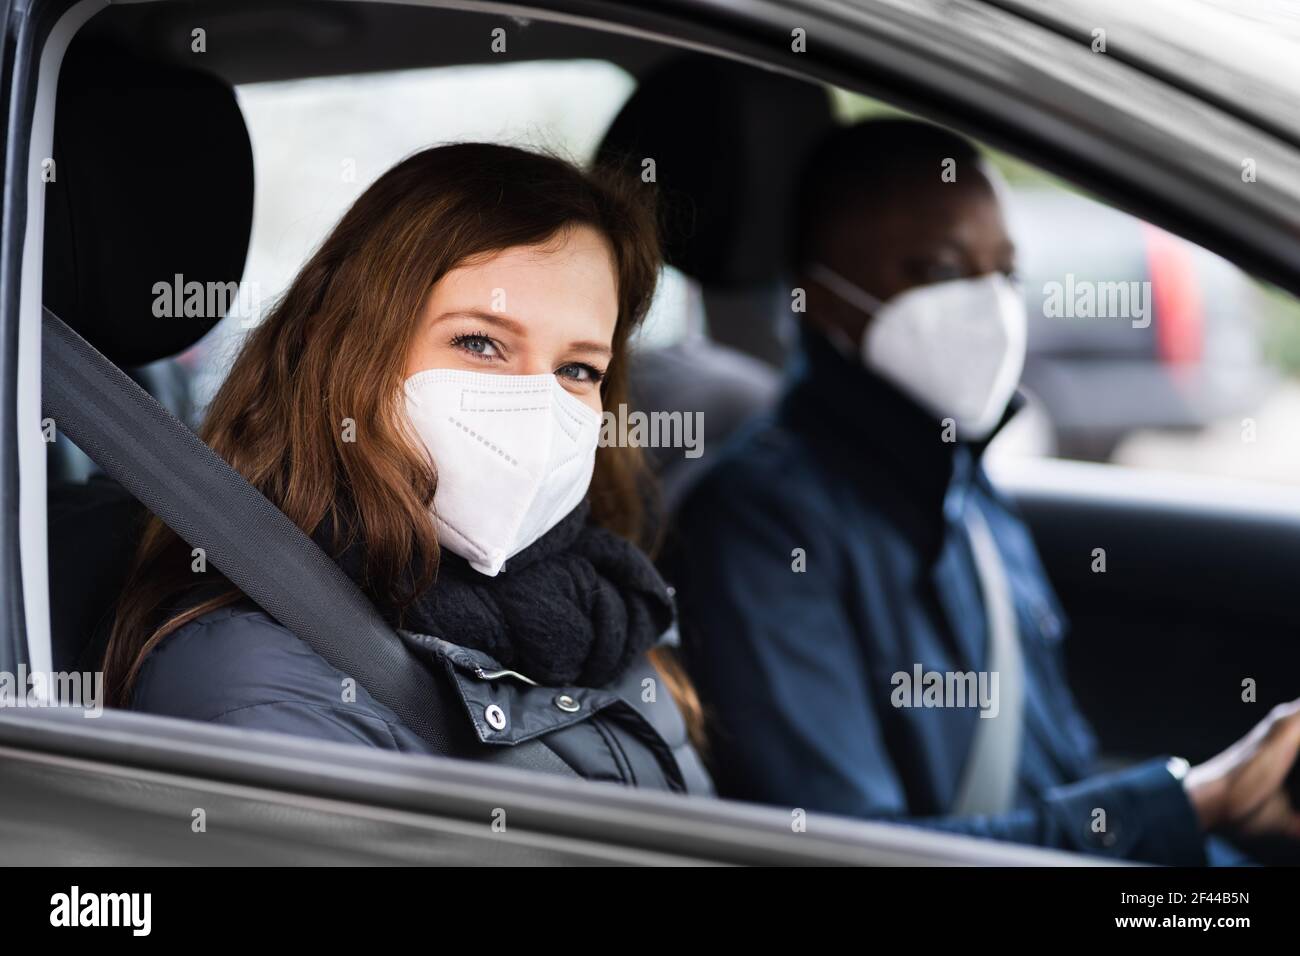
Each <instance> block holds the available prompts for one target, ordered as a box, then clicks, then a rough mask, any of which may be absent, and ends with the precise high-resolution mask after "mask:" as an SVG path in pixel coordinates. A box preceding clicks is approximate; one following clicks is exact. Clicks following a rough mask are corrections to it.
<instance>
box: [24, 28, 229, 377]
mask: <svg viewBox="0 0 1300 956" xmlns="http://www.w3.org/2000/svg"><path fill="white" fill-rule="evenodd" d="M53 160H54V165H53V167H52V172H53V181H51V182H48V183H47V185H46V187H45V188H46V190H47V191H46V194H45V197H46V199H45V215H46V219H45V285H44V301H45V305H46V306H48V307H49V308H50V309H52V310H53V311H54V312H55V313H56V314H57V315H58V316H59V317H60V318H62V319H63V320H64V321H65V322H67V323H68V324H69V325H71V326H72V327H73V328H74V329H76V330H77V331H78V332H80V333H81V334H82V335H83V336H84V337H85V338H86V339H88V340H89V341H90V342H91V344H93V345H94V346H96V347H97V348H98V349H99V350H100V351H101V352H103V353H104V354H105V355H107V356H108V357H109V358H110V359H112V360H113V361H114V362H116V363H117V364H119V365H123V366H134V365H143V364H145V363H147V362H151V361H154V360H156V359H160V358H163V357H165V356H169V355H174V354H175V353H177V352H180V351H182V350H184V349H185V348H187V347H188V346H190V345H192V344H193V343H194V342H197V341H198V340H199V339H200V338H201V337H202V336H203V334H204V333H205V332H207V331H208V329H210V328H211V327H212V326H213V325H215V324H216V322H217V320H218V319H220V317H221V316H220V315H219V314H204V315H202V316H193V315H192V316H190V317H186V316H185V315H184V310H182V312H181V314H180V315H171V316H167V315H164V316H161V317H160V316H157V315H155V309H154V305H155V300H158V298H159V294H158V292H156V291H155V286H156V285H157V284H158V283H166V284H167V285H169V286H174V285H175V284H176V276H178V275H179V276H181V277H182V280H181V281H182V283H188V282H199V283H205V284H206V283H209V282H213V283H227V282H238V281H239V279H240V277H241V276H242V274H243V270H244V258H245V256H246V255H247V254H248V238H249V232H250V230H251V228H252V222H253V152H252V146H251V145H250V143H249V140H248V130H247V128H246V127H245V125H244V118H243V115H242V114H241V113H240V111H239V105H238V103H237V102H236V101H235V95H234V92H233V91H232V90H231V89H230V88H229V87H228V86H226V85H225V83H223V82H222V81H220V80H218V79H216V78H215V77H213V76H211V75H209V74H206V73H201V72H198V71H195V70H189V69H182V68H179V67H176V66H169V65H163V64H160V63H154V62H148V61H144V60H140V59H138V58H136V57H134V56H132V55H130V54H127V53H125V52H123V51H121V50H117V49H115V48H112V47H108V46H106V45H105V44H104V43H103V41H102V40H92V39H90V38H88V37H79V38H78V39H76V40H74V41H73V43H72V45H71V46H70V48H69V50H68V54H67V57H66V58H65V60H64V65H63V70H62V72H61V73H60V76H59V89H58V100H57V105H56V108H55V121H54V156H53ZM191 288H193V287H191ZM204 288H208V287H207V286H206V285H205V286H204ZM204 298H205V301H206V300H207V299H208V297H207V296H204ZM223 298H224V296H223V295H221V294H217V295H214V296H213V297H212V298H211V301H213V302H218V303H219V302H220V301H222V299H223ZM169 304H171V305H174V304H175V303H169V302H163V303H162V305H163V308H160V309H159V311H162V312H164V313H166V312H167V311H169V310H168V309H167V308H166V306H168V305H169ZM191 311H194V310H191ZM205 312H206V310H205Z"/></svg>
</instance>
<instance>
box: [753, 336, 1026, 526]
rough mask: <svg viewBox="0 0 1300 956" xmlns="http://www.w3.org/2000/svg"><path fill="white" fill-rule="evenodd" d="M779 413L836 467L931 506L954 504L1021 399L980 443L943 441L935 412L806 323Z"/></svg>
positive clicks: (935, 508)
mask: <svg viewBox="0 0 1300 956" xmlns="http://www.w3.org/2000/svg"><path fill="white" fill-rule="evenodd" d="M799 335H800V347H799V349H798V350H797V352H796V354H795V356H794V359H793V362H792V364H791V367H790V372H789V383H788V386H787V389H786V392H785V395H784V397H783V399H782V402H781V406H780V410H779V412H778V414H779V415H780V416H781V417H782V418H783V419H784V420H785V421H786V422H787V423H789V424H791V425H794V426H796V427H797V428H798V429H799V430H800V431H801V432H802V433H804V434H809V435H811V436H813V437H814V438H815V439H818V440H819V441H820V442H821V443H827V442H829V443H830V446H829V447H831V448H832V449H834V454H835V459H834V460H835V461H836V462H837V464H838V465H839V466H842V467H846V468H849V469H852V470H854V471H855V473H861V472H862V471H864V470H865V471H870V472H871V473H872V474H879V473H881V472H882V471H883V472H885V473H887V474H888V475H889V476H890V477H892V478H893V479H894V481H895V483H896V484H897V485H898V486H899V487H901V488H904V489H907V490H908V497H909V498H911V499H913V500H915V501H916V502H917V503H918V504H920V505H921V506H922V507H923V508H926V509H927V510H930V511H931V512H938V511H940V509H942V510H944V511H947V512H949V513H951V512H952V511H953V510H954V509H957V510H958V513H959V509H960V507H961V504H962V499H963V498H964V496H965V493H966V491H967V490H968V488H969V486H970V484H971V483H972V482H973V481H974V480H975V479H976V477H977V474H978V472H979V462H980V459H981V458H982V456H983V454H984V451H985V449H986V448H987V447H988V445H989V443H990V442H991V441H992V440H993V438H994V437H995V436H996V435H997V434H998V432H999V431H1001V429H1002V428H1003V427H1004V426H1005V425H1006V423H1007V422H1008V421H1010V419H1011V418H1012V417H1014V416H1015V414H1016V413H1017V412H1018V411H1019V410H1020V408H1021V407H1023V405H1024V401H1025V400H1024V397H1023V396H1022V395H1020V394H1016V395H1015V396H1014V397H1013V398H1012V401H1011V403H1010V404H1009V406H1008V408H1007V411H1006V413H1005V414H1004V415H1003V416H1002V419H1001V421H999V423H998V425H997V426H996V427H995V428H994V429H993V431H992V433H990V434H989V435H988V437H986V438H984V439H983V440H982V441H979V442H965V441H961V440H958V441H954V442H945V441H943V440H942V438H941V432H940V424H939V422H938V421H936V420H935V419H934V417H933V416H932V415H931V414H930V413H929V412H928V411H927V410H925V409H924V408H922V407H921V406H920V405H918V404H917V403H916V402H914V401H912V399H911V398H909V397H908V396H906V395H905V394H903V393H902V392H901V391H900V390H899V389H898V388H896V387H895V386H894V385H893V384H891V383H890V382H888V381H886V380H885V379H884V378H882V377H881V376H879V375H877V374H876V373H874V372H872V371H871V370H870V369H868V368H867V367H866V366H864V365H863V364H862V363H861V362H860V361H859V360H858V359H857V358H856V356H846V355H844V354H842V353H841V352H840V351H839V350H838V349H836V348H835V347H834V346H833V345H832V344H831V343H830V341H829V340H828V339H827V338H826V337H825V336H824V335H822V334H821V333H820V332H818V331H816V330H815V329H813V328H812V327H810V326H808V325H807V324H805V325H803V326H802V327H801V328H800V332H799Z"/></svg>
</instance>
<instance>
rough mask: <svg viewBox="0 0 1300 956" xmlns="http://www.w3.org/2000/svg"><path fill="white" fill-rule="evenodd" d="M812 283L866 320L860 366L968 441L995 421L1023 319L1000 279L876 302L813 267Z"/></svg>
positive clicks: (1015, 372)
mask: <svg viewBox="0 0 1300 956" xmlns="http://www.w3.org/2000/svg"><path fill="white" fill-rule="evenodd" d="M808 273H809V275H810V277H811V278H814V279H816V280H817V281H818V282H819V283H821V284H822V285H823V286H825V287H826V288H827V289H828V290H829V291H831V292H833V293H835V295H836V296H838V297H839V298H840V299H842V300H844V301H845V302H847V303H848V304H849V305H851V306H854V307H855V308H857V309H859V310H861V311H862V312H865V313H866V314H868V315H870V316H872V319H871V321H870V322H869V323H868V325H867V332H866V334H865V335H864V336H863V337H862V345H861V360H862V362H863V363H864V364H865V365H866V366H867V367H868V368H870V369H872V370H873V371H874V372H876V373H877V374H879V375H880V376H881V377H882V378H884V379H886V380H888V381H889V382H891V383H893V384H894V385H895V386H897V387H898V388H899V389H900V390H901V391H902V392H904V393H905V394H906V395H908V396H909V397H910V398H911V399H912V400H913V401H915V402H916V403H917V404H919V405H920V406H921V407H923V408H925V409H926V410H927V411H928V412H930V413H931V414H932V415H934V416H935V417H937V418H939V419H940V420H942V419H945V418H951V419H952V420H953V421H954V422H955V423H956V426H957V433H958V435H959V436H960V437H961V438H962V439H964V440H967V441H979V440H981V439H983V438H985V437H987V436H988V434H989V433H990V432H991V431H992V430H993V427H994V426H995V425H997V423H998V421H999V420H1000V419H1001V418H1002V415H1003V413H1004V412H1005V411H1006V408H1007V403H1008V402H1010V401H1011V396H1012V395H1013V394H1014V393H1015V390H1016V384H1017V383H1018V382H1019V381H1020V373H1021V372H1022V371H1023V370H1024V366H1025V347H1026V339H1027V334H1028V329H1027V325H1028V317H1027V316H1026V314H1025V306H1024V301H1023V300H1022V299H1021V297H1020V293H1019V291H1018V290H1017V288H1016V286H1015V284H1014V283H1013V282H1012V281H1011V280H1010V279H1008V278H1007V277H1006V276H1004V275H1003V274H1002V273H1000V272H995V273H989V274H988V275H983V276H979V277H978V278H974V279H953V280H950V281H947V282H936V283H934V284H933V285H925V286H918V287H917V288H914V289H908V290H907V291H906V292H902V293H900V294H899V295H896V296H894V297H893V298H892V299H890V300H889V301H888V302H881V301H880V300H879V299H877V298H876V297H875V296H873V295H871V294H870V293H869V292H867V291H866V290H865V289H862V288H861V287H859V286H857V285H854V284H853V283H852V282H850V281H849V280H848V279H845V278H844V277H843V276H841V275H840V274H839V273H837V272H834V271H833V270H831V269H830V268H828V267H827V266H824V265H821V264H820V263H813V264H811V265H810V266H809V267H808Z"/></svg>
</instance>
